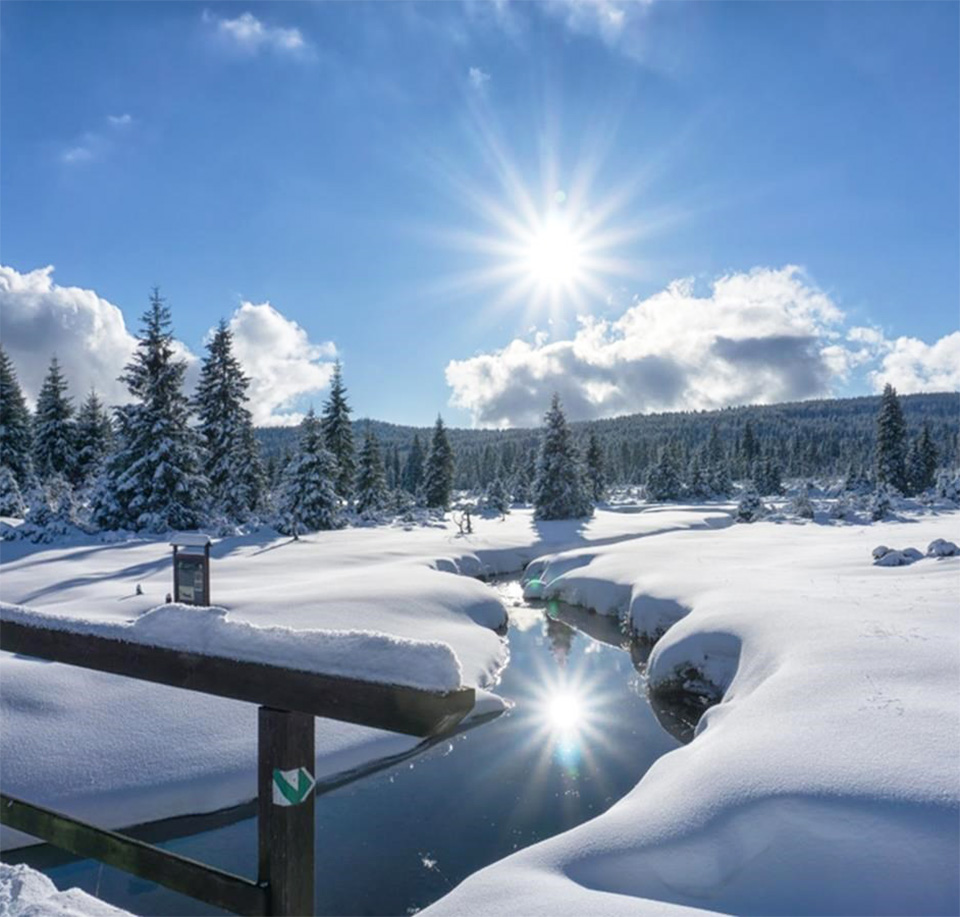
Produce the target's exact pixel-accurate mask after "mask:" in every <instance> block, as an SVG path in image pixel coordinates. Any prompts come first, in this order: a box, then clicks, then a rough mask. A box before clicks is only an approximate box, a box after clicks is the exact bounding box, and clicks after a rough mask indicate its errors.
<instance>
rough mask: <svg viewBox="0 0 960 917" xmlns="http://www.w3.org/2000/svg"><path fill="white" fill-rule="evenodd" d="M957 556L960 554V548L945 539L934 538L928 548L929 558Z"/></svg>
mask: <svg viewBox="0 0 960 917" xmlns="http://www.w3.org/2000/svg"><path fill="white" fill-rule="evenodd" d="M956 554H960V547H957V545H955V544H954V543H953V542H952V541H947V540H946V539H945V538H934V539H933V541H931V542H930V544H929V545H928V546H927V555H928V556H929V557H953V556H954V555H956Z"/></svg>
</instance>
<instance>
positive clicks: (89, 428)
mask: <svg viewBox="0 0 960 917" xmlns="http://www.w3.org/2000/svg"><path fill="white" fill-rule="evenodd" d="M76 431H77V462H76V467H75V473H74V479H75V480H76V482H77V484H79V485H81V486H83V485H87V484H89V483H91V482H92V481H93V480H94V479H95V478H96V476H97V475H98V474H99V473H100V470H101V468H102V467H103V463H104V461H105V460H106V458H107V455H108V454H109V452H110V450H111V448H112V447H113V425H112V424H111V423H110V415H109V414H108V413H107V411H106V408H104V406H103V403H102V402H101V401H100V399H99V398H98V397H97V393H96V392H94V391H91V392H90V394H89V395H88V396H87V398H86V400H85V401H84V402H83V404H82V405H80V410H79V411H78V412H77V427H76Z"/></svg>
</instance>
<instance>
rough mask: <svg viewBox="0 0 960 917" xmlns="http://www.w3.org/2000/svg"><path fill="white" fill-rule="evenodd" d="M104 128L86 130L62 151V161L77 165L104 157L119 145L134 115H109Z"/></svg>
mask: <svg viewBox="0 0 960 917" xmlns="http://www.w3.org/2000/svg"><path fill="white" fill-rule="evenodd" d="M105 120H106V128H105V129H104V130H95V131H84V132H83V133H82V134H81V135H80V136H79V137H77V138H76V139H75V140H73V141H72V142H71V143H70V144H68V145H67V147H66V148H65V149H64V150H63V152H61V153H60V161H61V162H62V163H65V164H66V165H77V164H80V163H85V162H93V161H95V160H100V159H103V158H104V157H105V156H107V155H108V154H109V153H111V152H112V151H113V150H114V149H115V148H116V145H117V142H118V140H119V139H120V136H121V134H122V133H123V131H124V129H125V128H127V127H129V126H130V125H131V124H133V116H132V115H130V114H127V113H124V114H122V115H107V117H106V119H105Z"/></svg>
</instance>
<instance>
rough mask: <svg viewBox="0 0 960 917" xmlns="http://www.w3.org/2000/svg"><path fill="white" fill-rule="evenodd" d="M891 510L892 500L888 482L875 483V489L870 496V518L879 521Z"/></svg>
mask: <svg viewBox="0 0 960 917" xmlns="http://www.w3.org/2000/svg"><path fill="white" fill-rule="evenodd" d="M892 511H893V500H892V499H891V495H890V485H889V484H877V489H876V490H875V491H874V492H873V494H872V496H871V497H870V518H871V519H872V520H873V521H874V522H879V521H880V520H881V519H884V518H886V517H887V516H889V515H890V513H891V512H892Z"/></svg>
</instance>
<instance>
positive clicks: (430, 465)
mask: <svg viewBox="0 0 960 917" xmlns="http://www.w3.org/2000/svg"><path fill="white" fill-rule="evenodd" d="M452 492H453V449H452V448H451V446H450V440H449V439H448V438H447V429H446V427H444V425H443V418H442V417H441V416H440V415H439V414H438V415H437V422H436V423H435V424H434V426H433V438H432V439H431V440H430V452H429V454H428V455H427V461H426V465H425V467H424V472H423V496H424V500H425V501H426V504H427V506H429V507H432V508H437V509H446V508H447V507H448V506H449V505H450V495H451V493H452Z"/></svg>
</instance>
